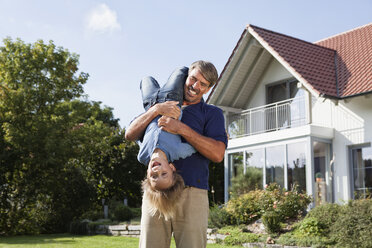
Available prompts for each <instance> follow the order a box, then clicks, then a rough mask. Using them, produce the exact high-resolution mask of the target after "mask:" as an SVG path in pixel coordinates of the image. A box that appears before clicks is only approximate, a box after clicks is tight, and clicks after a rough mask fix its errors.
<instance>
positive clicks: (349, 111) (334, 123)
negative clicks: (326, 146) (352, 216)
mask: <svg viewBox="0 0 372 248" xmlns="http://www.w3.org/2000/svg"><path fill="white" fill-rule="evenodd" d="M312 106H313V108H312V113H313V124H315V125H319V126H326V127H332V128H334V130H335V131H334V139H333V140H332V145H333V162H334V168H333V170H334V194H335V200H336V202H338V203H341V202H342V201H343V200H349V199H351V196H352V192H351V189H350V184H351V178H350V166H351V165H350V158H349V146H351V145H357V144H364V143H368V142H371V143H372V97H365V96H360V97H354V98H350V99H347V100H346V101H345V100H342V101H338V102H336V101H332V100H329V99H322V98H317V99H314V98H313V101H312Z"/></svg>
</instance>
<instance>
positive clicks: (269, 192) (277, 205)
mask: <svg viewBox="0 0 372 248" xmlns="http://www.w3.org/2000/svg"><path fill="white" fill-rule="evenodd" d="M310 202H311V197H310V196H309V195H307V194H306V193H299V192H297V187H296V186H294V187H293V189H292V190H290V191H286V190H284V189H281V188H280V186H279V185H278V184H276V183H272V184H270V185H269V186H267V187H266V191H265V192H264V193H263V196H262V198H261V199H260V204H261V205H262V209H263V212H267V211H270V210H272V211H276V212H278V213H279V214H280V215H281V217H282V220H285V219H296V218H297V217H298V216H299V215H301V214H303V212H304V211H305V209H306V207H307V206H308V205H309V204H310Z"/></svg>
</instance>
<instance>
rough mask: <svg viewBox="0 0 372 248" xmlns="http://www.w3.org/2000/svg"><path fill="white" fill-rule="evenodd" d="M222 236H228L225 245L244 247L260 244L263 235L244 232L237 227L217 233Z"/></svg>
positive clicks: (227, 228) (222, 229)
mask: <svg viewBox="0 0 372 248" xmlns="http://www.w3.org/2000/svg"><path fill="white" fill-rule="evenodd" d="M217 232H218V233H220V234H223V235H227V236H226V238H225V239H224V240H223V243H224V244H225V245H242V244H244V243H255V242H258V240H259V238H260V236H261V235H259V234H254V233H249V232H244V230H243V229H241V228H239V227H237V226H226V227H223V228H221V229H219V230H218V231H217Z"/></svg>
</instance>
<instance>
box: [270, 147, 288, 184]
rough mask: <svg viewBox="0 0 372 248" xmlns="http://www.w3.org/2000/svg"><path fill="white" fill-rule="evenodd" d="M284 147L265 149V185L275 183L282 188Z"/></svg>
mask: <svg viewBox="0 0 372 248" xmlns="http://www.w3.org/2000/svg"><path fill="white" fill-rule="evenodd" d="M284 163H285V145H281V146H272V147H268V148H266V184H270V183H274V182H275V183H277V184H279V185H280V186H281V187H283V188H284Z"/></svg>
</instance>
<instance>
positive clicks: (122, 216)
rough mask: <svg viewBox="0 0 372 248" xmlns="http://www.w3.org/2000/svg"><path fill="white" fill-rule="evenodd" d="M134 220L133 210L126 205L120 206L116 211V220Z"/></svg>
mask: <svg viewBox="0 0 372 248" xmlns="http://www.w3.org/2000/svg"><path fill="white" fill-rule="evenodd" d="M132 218H133V213H132V210H131V209H130V208H129V207H128V206H125V205H118V206H116V208H115V210H114V219H115V220H118V221H129V220H130V219H132Z"/></svg>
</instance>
